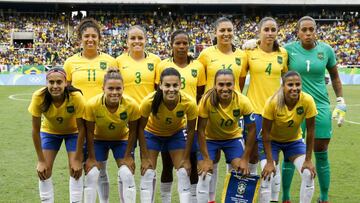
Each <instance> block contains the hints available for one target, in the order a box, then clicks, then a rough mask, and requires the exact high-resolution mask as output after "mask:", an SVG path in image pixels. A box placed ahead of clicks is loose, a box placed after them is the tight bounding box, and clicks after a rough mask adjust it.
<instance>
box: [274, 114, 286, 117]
mask: <svg viewBox="0 0 360 203" xmlns="http://www.w3.org/2000/svg"><path fill="white" fill-rule="evenodd" d="M276 116H278V117H283V116H285V114H276Z"/></svg>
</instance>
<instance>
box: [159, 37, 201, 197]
mask: <svg viewBox="0 0 360 203" xmlns="http://www.w3.org/2000/svg"><path fill="white" fill-rule="evenodd" d="M189 42H190V38H189V35H188V34H187V33H186V32H185V31H184V30H176V31H174V32H173V33H172V34H171V47H172V55H171V57H170V58H167V59H165V60H163V61H162V62H160V63H159V65H158V69H157V71H158V72H159V74H156V76H157V77H156V83H157V84H159V82H160V73H161V72H162V71H163V70H165V69H166V68H169V67H173V68H175V69H176V70H178V71H179V72H180V75H181V88H180V90H181V91H183V92H185V93H187V94H188V95H190V96H191V97H192V98H193V99H196V101H199V100H200V98H201V96H202V95H203V93H204V88H205V84H206V78H205V71H204V66H203V65H202V64H201V63H200V62H199V61H197V60H193V59H192V58H191V56H189V55H188V50H189ZM196 143H197V136H196V133H195V138H194V143H193V147H192V151H191V155H190V161H191V165H192V166H193V167H192V168H191V175H190V182H191V199H192V200H191V201H192V202H196V183H197V182H198V174H197V170H196V167H195V166H196V165H197V163H196V162H197V157H196V152H197V144H196ZM161 157H162V162H163V170H162V174H161V184H160V192H161V198H162V202H163V203H167V202H169V203H170V202H171V185H172V180H173V178H172V168H173V165H172V162H171V157H170V154H169V153H168V152H161Z"/></svg>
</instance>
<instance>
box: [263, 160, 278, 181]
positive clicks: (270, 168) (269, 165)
mask: <svg viewBox="0 0 360 203" xmlns="http://www.w3.org/2000/svg"><path fill="white" fill-rule="evenodd" d="M271 174H274V176H275V174H276V168H275V164H274V162H273V161H266V164H265V167H264V169H263V171H262V172H261V177H262V178H263V179H264V180H265V179H266V178H268V180H270V179H271Z"/></svg>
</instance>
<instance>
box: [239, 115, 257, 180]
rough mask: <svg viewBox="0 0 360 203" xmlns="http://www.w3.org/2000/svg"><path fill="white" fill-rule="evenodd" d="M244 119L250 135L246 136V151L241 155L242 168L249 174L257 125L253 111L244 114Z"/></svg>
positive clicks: (245, 173)
mask: <svg viewBox="0 0 360 203" xmlns="http://www.w3.org/2000/svg"><path fill="white" fill-rule="evenodd" d="M244 121H245V126H246V129H247V130H248V135H247V137H246V146H245V152H244V154H243V156H242V157H241V165H240V170H241V173H242V174H244V175H247V174H249V173H250V171H249V166H248V164H249V159H250V155H251V152H252V149H253V147H254V144H255V140H256V135H255V134H256V126H255V119H254V115H253V114H252V113H251V114H249V115H244Z"/></svg>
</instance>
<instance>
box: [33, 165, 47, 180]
mask: <svg viewBox="0 0 360 203" xmlns="http://www.w3.org/2000/svg"><path fill="white" fill-rule="evenodd" d="M36 171H37V173H38V176H39V178H40V180H46V179H48V178H50V175H51V171H50V167H49V166H48V165H47V164H46V162H45V161H38V164H37V166H36Z"/></svg>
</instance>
